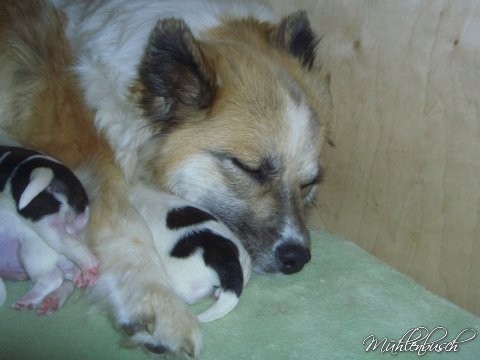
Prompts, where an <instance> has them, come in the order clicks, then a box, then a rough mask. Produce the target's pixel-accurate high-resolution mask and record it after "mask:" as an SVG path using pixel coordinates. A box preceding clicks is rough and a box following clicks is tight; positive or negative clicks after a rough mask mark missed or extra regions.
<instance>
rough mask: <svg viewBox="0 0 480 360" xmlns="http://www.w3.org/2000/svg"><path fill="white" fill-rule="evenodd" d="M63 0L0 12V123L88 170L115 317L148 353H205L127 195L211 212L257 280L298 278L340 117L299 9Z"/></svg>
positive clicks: (97, 243)
mask: <svg viewBox="0 0 480 360" xmlns="http://www.w3.org/2000/svg"><path fill="white" fill-rule="evenodd" d="M53 2H54V3H55V4H54V5H55V6H56V9H60V10H61V11H62V13H60V12H58V11H57V10H56V9H55V8H53V7H52V6H51V4H50V3H47V2H44V1H34V0H31V1H27V0H5V1H2V2H1V4H0V79H1V80H0V81H1V86H0V125H1V127H2V129H3V130H4V131H6V132H7V133H8V134H10V135H11V136H13V137H15V138H16V139H17V140H19V141H21V142H22V143H23V144H25V145H28V146H31V147H34V148H36V149H38V150H41V151H43V152H46V153H48V154H50V155H52V156H54V157H56V158H58V159H59V160H60V161H62V162H63V163H65V164H67V165H69V166H70V167H71V168H74V169H77V172H78V173H79V174H81V176H82V179H83V181H84V184H85V186H86V188H87V191H88V193H89V196H90V198H91V199H92V204H91V219H92V221H91V223H90V225H89V237H90V239H91V240H92V245H93V249H94V251H95V253H96V255H97V256H98V258H99V262H100V268H101V269H100V271H101V276H100V278H99V281H98V284H97V286H96V287H95V290H94V292H93V296H94V298H96V299H99V300H101V301H100V302H102V303H103V304H105V305H106V308H107V309H108V310H109V311H110V313H111V314H112V317H113V319H114V321H115V323H116V324H118V325H119V326H121V327H123V328H124V330H126V332H127V333H128V334H129V335H131V338H132V340H133V341H134V342H135V343H139V344H143V345H145V346H146V347H147V348H148V349H149V350H151V351H153V352H162V351H164V350H166V349H169V350H172V351H178V350H184V351H186V352H187V353H189V354H191V355H193V356H196V355H197V354H198V353H199V351H200V349H201V334H200V331H199V326H198V323H197V321H196V319H195V317H194V316H193V315H192V314H191V313H190V312H189V310H188V309H187V308H186V306H185V305H184V304H183V303H182V302H181V301H180V300H179V299H178V298H177V297H175V296H174V295H173V293H172V291H171V290H170V289H169V288H168V286H167V283H168V282H167V281H166V279H165V275H164V274H163V272H162V271H161V268H162V264H161V263H159V261H158V257H156V256H155V251H154V248H153V245H152V237H151V233H150V231H149V229H148V227H147V226H146V224H145V222H144V221H143V219H142V218H141V217H140V216H139V214H138V213H137V212H136V211H135V210H134V208H133V207H132V205H131V203H130V202H129V199H128V194H129V188H130V186H131V184H133V183H138V182H147V183H149V184H152V185H154V186H156V187H158V189H159V190H165V191H169V192H172V193H175V194H176V195H178V196H180V197H182V198H184V199H185V200H187V201H190V202H192V203H194V204H196V205H198V206H200V207H202V208H205V209H207V210H208V211H210V212H211V213H212V214H214V215H215V216H217V217H218V218H219V219H220V220H222V221H223V222H224V223H225V224H227V225H228V226H229V227H230V228H231V230H232V231H233V232H234V233H235V234H236V235H237V236H238V238H240V239H241V240H242V242H243V244H244V245H245V248H246V249H247V250H248V252H249V253H250V255H251V257H252V261H253V264H254V269H255V270H256V271H258V272H283V273H285V274H289V273H294V272H297V271H300V270H301V269H302V267H303V266H304V265H305V264H306V263H307V262H308V261H309V260H310V251H309V247H310V240H309V235H308V232H307V229H306V226H305V220H304V218H305V215H304V209H305V206H306V205H307V204H309V203H310V202H311V201H312V200H313V198H314V193H315V187H316V184H317V183H318V182H319V181H320V180H321V175H322V168H321V166H320V161H319V156H320V149H321V146H322V143H323V139H324V137H325V123H326V122H327V120H328V118H329V114H330V98H329V94H328V77H327V76H323V75H322V73H321V71H320V70H317V69H315V67H314V57H315V47H316V45H317V39H316V37H315V35H314V34H313V32H312V30H311V28H310V24H309V21H308V19H307V16H306V14H305V13H304V12H296V13H293V14H291V15H288V16H286V17H284V18H281V19H277V18H276V17H275V16H273V15H272V13H271V12H270V11H268V9H266V8H265V7H264V6H262V5H259V4H257V3H253V2H251V1H246V2H240V1H232V2H227V1H213V0H201V1H193V0H189V1H175V0H138V1H128V0H94V1H78V0H71V1H70V0H65V1H61V0H58V1H53ZM65 29H66V30H65ZM65 33H66V34H67V36H66V37H65ZM71 49H74V51H73V56H72V51H71ZM73 59H75V60H73ZM72 66H73V69H74V71H73V72H71V71H69V70H70V69H71V68H72Z"/></svg>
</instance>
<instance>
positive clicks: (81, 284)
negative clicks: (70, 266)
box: [74, 264, 99, 288]
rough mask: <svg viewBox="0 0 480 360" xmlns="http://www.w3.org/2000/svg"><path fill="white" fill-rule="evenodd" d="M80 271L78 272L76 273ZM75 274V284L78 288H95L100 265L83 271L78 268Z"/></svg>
mask: <svg viewBox="0 0 480 360" xmlns="http://www.w3.org/2000/svg"><path fill="white" fill-rule="evenodd" d="M76 270H78V271H76ZM76 270H75V274H74V283H75V286H76V287H78V288H85V287H90V286H95V284H96V283H97V280H98V276H99V270H98V265H96V264H95V265H93V266H91V267H88V268H84V269H82V270H80V269H78V268H76Z"/></svg>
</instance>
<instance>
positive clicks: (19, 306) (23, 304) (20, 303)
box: [12, 300, 34, 311]
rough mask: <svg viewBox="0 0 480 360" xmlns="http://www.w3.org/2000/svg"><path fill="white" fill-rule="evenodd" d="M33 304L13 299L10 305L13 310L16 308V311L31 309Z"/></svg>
mask: <svg viewBox="0 0 480 360" xmlns="http://www.w3.org/2000/svg"><path fill="white" fill-rule="evenodd" d="M33 307H34V306H33V304H32V303H31V302H23V301H18V300H17V301H15V302H14V303H13V305H12V308H13V309H15V310H18V311H22V310H26V309H28V310H31V309H33Z"/></svg>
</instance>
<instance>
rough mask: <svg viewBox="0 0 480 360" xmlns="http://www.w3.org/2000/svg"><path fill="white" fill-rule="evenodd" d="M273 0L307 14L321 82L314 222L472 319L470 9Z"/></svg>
mask: <svg viewBox="0 0 480 360" xmlns="http://www.w3.org/2000/svg"><path fill="white" fill-rule="evenodd" d="M272 3H273V4H274V7H276V8H277V9H278V10H279V12H280V13H286V12H289V11H293V10H295V9H296V8H299V7H302V8H305V9H307V10H308V13H309V16H310V18H311V21H312V26H313V27H314V28H315V30H316V31H317V32H318V33H319V34H321V35H322V36H323V39H322V42H321V44H320V47H319V54H320V57H321V58H322V61H323V62H324V63H325V64H326V66H327V68H328V69H329V71H330V72H331V75H332V98H333V102H334V122H333V125H332V126H333V127H332V133H333V141H334V143H335V144H336V147H335V148H328V147H327V148H325V155H324V159H325V164H326V166H327V178H326V182H325V184H324V185H322V187H321V190H320V193H319V197H318V209H317V210H316V213H315V214H314V215H313V221H312V222H313V224H314V226H316V227H319V228H323V229H325V230H327V231H330V232H332V233H334V234H338V235H341V236H343V237H345V238H347V239H350V240H352V241H355V242H357V243H358V244H359V245H360V246H362V247H363V248H365V249H367V250H368V251H370V252H372V253H373V254H375V255H377V256H378V257H379V258H381V259H383V260H385V261H386V262H388V263H389V264H391V265H393V266H395V267H396V268H398V269H399V270H401V271H402V272H404V273H405V274H407V275H409V276H411V277H413V278H414V279H416V280H417V281H418V282H419V283H421V284H423V285H424V286H425V287H427V288H428V289H430V290H431V291H433V292H435V293H437V294H439V295H441V296H444V297H446V298H448V299H450V300H451V301H453V302H455V303H457V304H459V305H460V306H462V307H464V308H466V309H468V310H470V311H472V312H474V313H476V314H480V120H479V116H480V3H478V2H477V1H471V2H468V1H440V0H438V1H422V0H418V1H413V0H412V1H375V0H364V1H361V0H357V1H337V0H331V1H314V0H303V1H302V0H300V1H295V2H275V1H272Z"/></svg>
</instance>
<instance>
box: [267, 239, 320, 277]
mask: <svg viewBox="0 0 480 360" xmlns="http://www.w3.org/2000/svg"><path fill="white" fill-rule="evenodd" d="M275 252H276V256H277V258H278V260H279V261H280V271H281V272H282V273H284V274H293V273H296V272H299V271H300V270H302V269H303V266H304V265H305V264H306V263H308V262H309V261H310V259H311V255H310V249H308V248H306V247H304V246H301V245H299V244H292V243H285V244H283V245H280V246H279V247H278V248H277V249H276V251H275Z"/></svg>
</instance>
